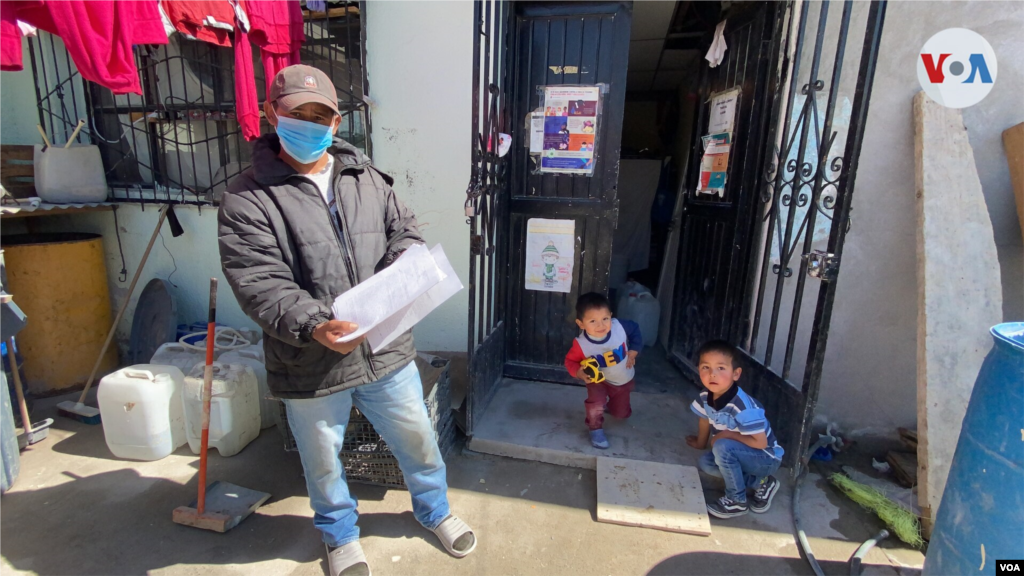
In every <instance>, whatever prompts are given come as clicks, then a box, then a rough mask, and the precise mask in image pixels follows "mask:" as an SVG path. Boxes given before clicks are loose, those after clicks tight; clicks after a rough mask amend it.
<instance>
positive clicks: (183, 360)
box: [149, 342, 206, 374]
mask: <svg viewBox="0 0 1024 576" xmlns="http://www.w3.org/2000/svg"><path fill="white" fill-rule="evenodd" d="M205 361H206V351H205V350H194V349H192V348H187V347H185V346H182V345H181V344H179V343H178V342H168V343H166V344H161V345H160V347H159V348H157V349H156V352H155V353H154V354H153V358H152V359H151V360H150V361H149V362H150V364H167V365H170V366H177V367H178V369H179V370H181V372H182V374H189V373H191V372H192V369H193V368H195V367H196V364H202V363H204V362H205Z"/></svg>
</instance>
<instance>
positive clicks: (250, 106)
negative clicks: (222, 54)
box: [163, 0, 306, 140]
mask: <svg viewBox="0 0 1024 576" xmlns="http://www.w3.org/2000/svg"><path fill="white" fill-rule="evenodd" d="M236 1H237V2H238V3H239V4H242V0H236ZM163 7H164V11H165V12H166V13H167V17H168V18H169V19H170V21H171V24H172V25H173V26H174V28H175V29H176V30H178V31H179V32H183V33H185V34H188V35H190V36H193V37H195V38H197V39H199V40H203V41H206V42H210V43H212V44H216V45H218V46H230V45H231V38H230V34H229V31H228V30H227V29H226V28H224V27H223V26H222V25H223V24H224V23H228V22H229V23H231V24H232V26H233V27H234V44H235V115H236V118H237V120H238V123H239V125H240V126H241V129H242V136H243V137H245V139H246V140H254V139H256V138H258V137H259V135H260V102H259V96H258V94H257V91H256V81H255V74H254V71H253V63H252V45H253V44H255V45H256V46H258V47H259V48H260V56H261V58H262V60H263V70H264V73H265V74H266V82H267V92H268V93H269V91H270V84H271V83H272V82H273V80H274V76H276V75H277V72H278V71H279V70H280V69H281V68H284V67H285V66H290V65H292V64H298V63H299V47H300V46H302V43H303V42H304V41H305V39H306V35H305V33H304V32H303V20H302V7H301V6H300V5H299V2H298V0H247V1H245V3H244V5H242V8H243V9H244V11H245V18H247V19H248V21H249V31H248V33H247V32H246V31H245V30H243V29H242V27H241V26H239V25H238V23H237V22H236V19H235V13H234V6H233V5H232V4H231V2H229V1H228V0H163ZM211 18H212V21H213V22H216V23H218V25H215V26H211Z"/></svg>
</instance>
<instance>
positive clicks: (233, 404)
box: [183, 362, 260, 456]
mask: <svg viewBox="0 0 1024 576" xmlns="http://www.w3.org/2000/svg"><path fill="white" fill-rule="evenodd" d="M204 369H205V366H204V365H203V364H199V365H197V366H195V367H194V368H193V369H192V371H191V372H190V373H189V375H188V376H187V377H186V378H185V391H184V395H183V400H184V404H185V436H186V437H187V438H188V445H189V448H191V449H192V452H193V453H195V454H198V453H199V441H200V434H201V433H202V425H203V398H202V394H203V371H204ZM259 433H260V403H259V384H258V383H257V381H256V373H255V372H253V369H252V368H250V367H248V366H244V365H242V364H223V363H221V362H214V363H213V394H212V396H211V398H210V448H216V449H217V451H218V452H220V455H221V456H234V455H235V454H238V453H239V452H241V451H242V449H243V448H245V447H246V445H248V444H249V442H252V440H253V439H254V438H256V436H259Z"/></svg>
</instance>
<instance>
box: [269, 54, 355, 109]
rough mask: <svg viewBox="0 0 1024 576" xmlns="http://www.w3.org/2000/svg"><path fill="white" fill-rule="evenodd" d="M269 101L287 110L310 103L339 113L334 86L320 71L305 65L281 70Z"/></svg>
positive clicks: (275, 80) (272, 86)
mask: <svg viewBox="0 0 1024 576" xmlns="http://www.w3.org/2000/svg"><path fill="white" fill-rule="evenodd" d="M269 100H270V101H271V102H277V105H278V106H280V107H281V108H283V109H285V110H292V109H293V108H296V107H298V106H302V105H303V104H306V103H309V102H316V103H319V104H323V105H324V106H327V107H328V108H330V109H331V110H334V112H335V113H337V114H340V112H339V111H338V93H337V92H335V90H334V84H333V83H331V79H330V78H328V77H327V74H324V73H323V72H321V71H320V70H318V69H316V68H313V67H312V66H306V65H305V64H295V65H294V66H288V67H287V68H283V69H281V71H280V72H278V73H277V76H275V77H274V83H273V84H271V86H270V95H269Z"/></svg>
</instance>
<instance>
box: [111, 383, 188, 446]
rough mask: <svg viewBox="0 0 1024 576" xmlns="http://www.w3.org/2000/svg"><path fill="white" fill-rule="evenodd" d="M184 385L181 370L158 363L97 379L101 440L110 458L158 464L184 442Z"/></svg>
mask: <svg viewBox="0 0 1024 576" xmlns="http://www.w3.org/2000/svg"><path fill="white" fill-rule="evenodd" d="M184 385H185V376H184V374H182V372H181V370H179V369H178V368H176V367H175V366H167V365H158V364H137V365H135V366H130V367H128V368H124V369H122V370H118V371H117V372H114V373H113V374H110V375H108V376H106V377H104V378H103V379H102V380H100V384H99V388H98V389H97V390H96V397H97V400H98V401H99V406H100V413H101V414H102V415H103V420H102V421H103V436H104V438H105V439H106V441H107V447H108V448H110V451H111V452H112V453H113V454H114V456H117V457H118V458H127V459H130V460H159V459H161V458H163V457H165V456H167V455H169V454H171V453H172V452H174V451H175V450H177V449H178V448H179V447H180V446H181V445H182V444H184V443H185V414H184V408H183V405H182V399H181V393H182V388H183V387H184Z"/></svg>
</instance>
